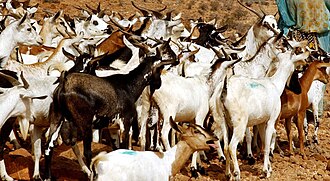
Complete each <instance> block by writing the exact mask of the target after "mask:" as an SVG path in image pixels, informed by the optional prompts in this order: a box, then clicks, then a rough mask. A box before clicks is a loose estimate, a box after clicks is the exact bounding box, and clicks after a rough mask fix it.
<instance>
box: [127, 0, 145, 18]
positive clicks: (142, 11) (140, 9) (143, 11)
mask: <svg viewBox="0 0 330 181" xmlns="http://www.w3.org/2000/svg"><path fill="white" fill-rule="evenodd" d="M131 3H132V5H133V6H134V7H135V8H136V9H138V10H139V11H141V13H142V14H143V16H146V17H147V16H149V12H148V11H147V10H144V9H142V8H139V7H137V6H136V5H135V4H134V2H133V1H131Z"/></svg>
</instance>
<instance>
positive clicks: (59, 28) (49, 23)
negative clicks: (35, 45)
mask: <svg viewBox="0 0 330 181" xmlns="http://www.w3.org/2000/svg"><path fill="white" fill-rule="evenodd" d="M62 14H63V11H58V12H57V13H56V14H55V15H54V16H52V17H50V18H48V19H45V20H44V23H43V25H42V28H41V30H40V33H39V34H40V36H41V37H42V40H43V45H45V46H49V47H56V46H57V44H58V42H53V40H54V38H56V37H58V36H60V37H61V38H63V36H64V37H65V38H68V37H70V36H76V32H74V31H73V30H72V28H71V27H70V26H69V25H68V23H67V22H66V21H65V19H64V18H63V17H61V16H62Z"/></svg>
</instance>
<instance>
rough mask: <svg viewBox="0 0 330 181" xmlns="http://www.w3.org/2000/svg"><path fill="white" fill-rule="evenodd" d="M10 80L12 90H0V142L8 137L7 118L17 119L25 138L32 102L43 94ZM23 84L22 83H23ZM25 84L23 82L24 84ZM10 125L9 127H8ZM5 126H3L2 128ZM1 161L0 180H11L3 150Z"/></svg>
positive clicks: (9, 129)
mask: <svg viewBox="0 0 330 181" xmlns="http://www.w3.org/2000/svg"><path fill="white" fill-rule="evenodd" d="M0 76H3V77H8V76H7V75H4V74H2V73H0ZM9 79H12V80H11V81H12V83H13V85H15V86H14V87H12V88H1V89H0V92H1V94H0V109H1V114H0V128H3V129H2V130H1V132H2V133H1V136H4V137H3V138H1V140H6V137H7V136H9V133H10V131H11V129H12V127H11V126H12V125H11V124H13V123H10V122H9V123H6V122H7V120H8V119H9V118H13V117H18V122H19V125H20V129H21V133H22V136H23V138H26V137H27V134H28V129H29V121H31V120H33V117H34V116H35V115H34V114H33V110H32V104H33V103H34V102H35V101H37V100H33V99H35V98H36V97H37V96H44V95H45V94H39V93H36V92H33V91H31V89H29V88H28V87H29V86H28V85H27V84H24V86H22V85H20V83H19V82H18V81H17V80H15V79H14V78H9ZM23 82H24V81H23ZM24 83H25V82H24ZM8 124H10V125H8ZM4 125H5V126H4ZM4 143H5V141H2V142H1V144H3V145H1V147H2V148H3V146H4ZM1 153H2V154H1V155H0V157H1V161H0V174H1V178H2V179H3V180H13V179H12V178H11V177H10V176H9V175H8V174H7V172H6V167H5V163H4V159H3V150H1Z"/></svg>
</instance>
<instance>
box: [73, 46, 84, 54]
mask: <svg viewBox="0 0 330 181" xmlns="http://www.w3.org/2000/svg"><path fill="white" fill-rule="evenodd" d="M72 47H73V48H74V49H76V50H77V52H78V53H79V54H80V55H82V54H84V52H82V51H81V50H80V49H79V48H78V46H77V45H75V44H74V43H73V44H72Z"/></svg>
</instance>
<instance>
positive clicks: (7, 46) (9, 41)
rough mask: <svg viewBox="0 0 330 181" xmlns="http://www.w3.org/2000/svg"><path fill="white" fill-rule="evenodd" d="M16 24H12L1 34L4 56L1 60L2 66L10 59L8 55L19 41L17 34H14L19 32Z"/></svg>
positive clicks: (0, 56) (0, 52)
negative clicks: (16, 37)
mask: <svg viewBox="0 0 330 181" xmlns="http://www.w3.org/2000/svg"><path fill="white" fill-rule="evenodd" d="M15 25H16V23H12V24H10V25H9V26H7V28H6V29H4V30H3V31H2V33H1V34H0V47H1V51H0V58H4V59H3V60H2V62H1V67H3V66H4V65H5V63H6V62H7V60H8V57H9V56H10V53H11V52H12V50H13V49H14V48H15V46H16V45H17V43H18V42H17V40H16V39H15V36H13V35H14V34H16V33H17V30H16V28H15Z"/></svg>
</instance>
